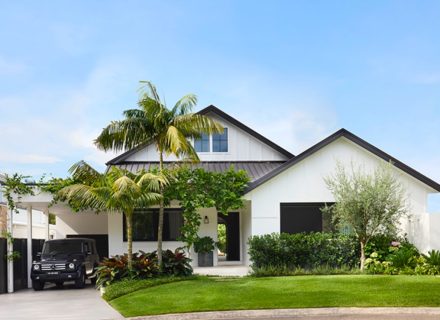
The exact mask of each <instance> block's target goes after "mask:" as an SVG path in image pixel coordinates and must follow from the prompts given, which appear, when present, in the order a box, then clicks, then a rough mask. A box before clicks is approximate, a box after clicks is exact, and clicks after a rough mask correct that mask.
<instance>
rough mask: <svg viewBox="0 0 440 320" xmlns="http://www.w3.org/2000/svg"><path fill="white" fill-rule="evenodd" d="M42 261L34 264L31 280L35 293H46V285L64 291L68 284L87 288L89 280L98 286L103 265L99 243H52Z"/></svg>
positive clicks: (79, 240)
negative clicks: (96, 272)
mask: <svg viewBox="0 0 440 320" xmlns="http://www.w3.org/2000/svg"><path fill="white" fill-rule="evenodd" d="M37 256H39V258H40V261H34V262H33V263H32V270H31V279H32V288H34V290H36V291H38V290H43V288H44V284H45V283H46V282H53V283H55V284H56V285H57V287H62V286H63V283H64V282H65V281H75V287H76V288H78V289H79V288H84V285H85V282H86V278H90V279H91V281H92V283H95V282H96V274H95V270H96V267H97V266H98V264H99V256H98V254H97V252H96V244H95V240H93V239H87V238H69V239H60V240H48V241H46V242H45V243H44V245H43V251H42V252H41V254H38V255H37Z"/></svg>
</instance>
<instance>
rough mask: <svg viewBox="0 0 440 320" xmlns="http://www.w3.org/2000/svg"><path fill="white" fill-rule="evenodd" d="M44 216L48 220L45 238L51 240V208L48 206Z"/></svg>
mask: <svg viewBox="0 0 440 320" xmlns="http://www.w3.org/2000/svg"><path fill="white" fill-rule="evenodd" d="M44 217H45V221H46V232H45V235H44V238H45V240H49V239H50V223H49V220H50V219H49V208H46V209H45V210H44Z"/></svg>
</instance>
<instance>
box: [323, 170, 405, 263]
mask: <svg viewBox="0 0 440 320" xmlns="http://www.w3.org/2000/svg"><path fill="white" fill-rule="evenodd" d="M325 182H326V184H327V186H328V188H329V189H330V190H331V192H332V193H333V196H334V198H335V204H334V205H333V206H331V207H326V208H324V212H329V211H330V212H331V214H332V218H333V221H334V223H335V224H337V225H338V226H339V227H347V226H348V227H349V228H350V229H351V230H352V232H353V233H354V234H355V235H356V237H357V239H358V241H359V243H360V247H361V257H360V269H361V270H363V269H364V266H365V246H366V244H367V243H368V241H369V240H370V239H371V237H373V236H375V235H378V234H391V235H395V234H396V233H397V232H398V226H399V219H400V218H401V217H402V216H403V215H404V214H406V212H407V209H406V205H405V198H404V188H403V186H402V185H401V184H400V183H399V182H398V181H397V179H396V178H395V176H394V174H393V172H392V165H391V164H390V165H388V166H386V167H385V166H379V167H378V168H376V169H375V170H374V172H373V173H371V174H368V173H365V172H364V171H363V170H361V169H360V168H355V167H354V166H353V165H352V167H351V172H347V170H346V169H345V168H344V167H343V166H342V164H341V163H338V164H337V167H336V173H335V174H334V175H333V176H330V177H327V178H326V179H325Z"/></svg>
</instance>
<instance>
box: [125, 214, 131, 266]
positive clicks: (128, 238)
mask: <svg viewBox="0 0 440 320" xmlns="http://www.w3.org/2000/svg"><path fill="white" fill-rule="evenodd" d="M132 221H133V214H132V213H131V212H126V213H125V222H126V224H127V254H128V261H127V262H128V270H132V269H133V234H132V231H133V226H132Z"/></svg>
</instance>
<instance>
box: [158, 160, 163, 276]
mask: <svg viewBox="0 0 440 320" xmlns="http://www.w3.org/2000/svg"><path fill="white" fill-rule="evenodd" d="M159 159H160V162H159V172H160V173H162V171H163V152H160V153H159ZM163 194H164V190H163V186H161V187H160V195H161V199H160V203H159V223H158V226H157V262H158V264H159V270H161V271H162V239H163V216H164V202H163Z"/></svg>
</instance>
